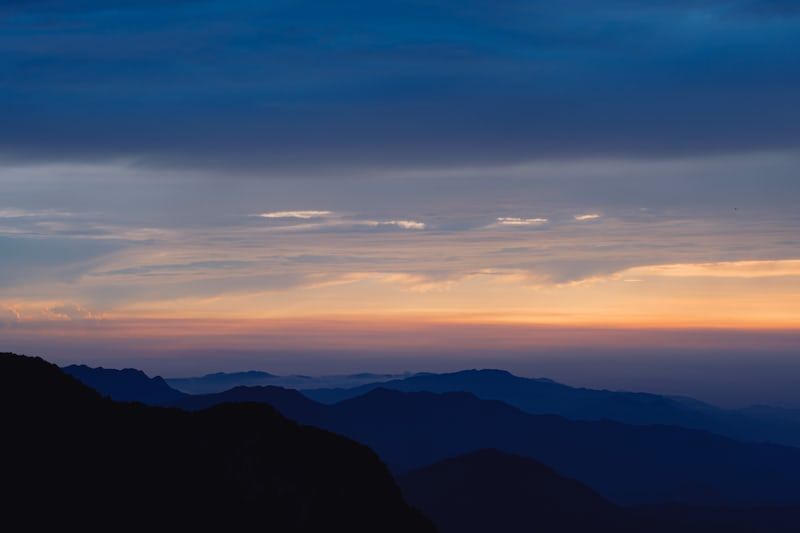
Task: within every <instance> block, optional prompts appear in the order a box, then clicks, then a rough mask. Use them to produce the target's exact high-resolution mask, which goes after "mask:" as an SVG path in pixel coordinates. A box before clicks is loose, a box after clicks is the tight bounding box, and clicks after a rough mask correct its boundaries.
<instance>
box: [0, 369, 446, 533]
mask: <svg viewBox="0 0 800 533" xmlns="http://www.w3.org/2000/svg"><path fill="white" fill-rule="evenodd" d="M0 415H2V416H0V420H2V424H3V437H2V440H1V441H0V442H2V458H3V466H2V476H0V484H2V489H3V490H2V495H3V496H2V497H3V499H2V508H3V521H4V523H6V524H11V523H14V521H15V520H18V521H20V522H17V523H18V524H21V526H20V527H22V529H20V530H28V531H33V530H37V529H39V528H40V527H41V526H42V525H43V524H45V523H52V524H57V525H58V526H59V527H58V529H59V530H67V529H70V530H75V529H78V530H81V529H83V530H86V529H99V528H101V527H102V528H103V529H105V530H107V531H114V530H117V529H127V528H130V527H137V528H142V529H143V530H147V531H167V530H177V531H193V530H197V531H207V530H209V529H211V528H216V529H217V530H219V531H245V530H247V531H258V530H261V531H275V532H283V531H314V532H317V531H358V532H367V531H369V532H374V531H393V532H418V531H422V532H425V531H432V530H433V526H432V525H430V523H429V522H428V521H427V520H426V519H425V518H423V517H421V515H419V514H418V513H417V512H415V511H413V510H412V509H411V508H410V507H408V506H407V505H406V503H405V502H404V501H403V499H402V496H401V493H400V491H399V489H398V488H397V486H396V485H395V484H394V481H393V480H392V478H391V475H390V474H389V472H388V470H387V469H386V468H385V467H384V466H383V465H382V464H381V462H380V461H379V460H378V458H377V457H376V456H375V454H373V453H372V452H371V451H370V450H368V449H367V448H366V447H364V446H361V445H359V444H356V443H354V442H352V441H350V440H347V439H345V438H342V437H339V436H336V435H333V434H331V433H328V432H326V431H322V430H319V429H315V428H310V427H303V426H298V425H297V424H295V423H294V422H291V421H289V420H286V419H285V418H283V417H282V416H280V415H279V414H277V413H276V412H275V411H274V410H273V409H271V408H269V407H266V406H263V405H256V404H242V405H225V406H219V407H216V408H213V409H209V410H206V411H201V412H194V413H189V412H186V411H180V410H175V409H164V408H155V407H146V406H143V405H141V404H121V403H116V402H113V401H111V400H109V399H106V398H102V397H100V396H99V395H98V394H97V393H96V392H95V391H93V390H91V389H89V388H88V387H86V386H84V385H82V384H80V383H79V382H78V381H76V380H75V379H73V378H72V377H70V376H68V375H66V374H65V373H63V372H61V371H60V370H59V369H58V368H57V367H56V366H54V365H51V364H49V363H46V362H44V361H42V360H41V359H35V358H27V357H21V356H15V355H11V354H4V355H0ZM23 526H24V527H23ZM39 530H41V529H39Z"/></svg>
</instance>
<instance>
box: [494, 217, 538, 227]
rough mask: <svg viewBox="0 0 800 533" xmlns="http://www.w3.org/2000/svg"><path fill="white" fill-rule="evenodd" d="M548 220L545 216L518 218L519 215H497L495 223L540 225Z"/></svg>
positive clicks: (503, 224)
mask: <svg viewBox="0 0 800 533" xmlns="http://www.w3.org/2000/svg"><path fill="white" fill-rule="evenodd" d="M548 222H550V220H549V219H546V218H520V217H498V219H497V223H498V224H500V225H501V226H541V225H543V224H547V223H548Z"/></svg>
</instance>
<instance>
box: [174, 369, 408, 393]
mask: <svg viewBox="0 0 800 533" xmlns="http://www.w3.org/2000/svg"><path fill="white" fill-rule="evenodd" d="M400 377H402V376H398V375H396V374H368V373H363V374H349V375H341V376H302V375H295V376H277V375H275V374H270V373H268V372H261V371H258V370H250V371H247V372H230V373H228V372H218V373H215V374H206V375H205V376H199V377H189V378H168V379H167V383H168V384H169V385H170V386H171V387H173V388H175V389H177V390H179V391H182V392H186V393H189V394H212V393H215V392H224V391H226V390H228V389H232V388H234V387H240V386H247V387H252V386H266V385H274V386H277V387H286V388H290V389H317V388H329V387H356V386H359V385H364V384H367V383H379V382H381V381H389V380H392V379H398V378H400Z"/></svg>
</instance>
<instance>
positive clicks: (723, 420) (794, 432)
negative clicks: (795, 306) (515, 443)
mask: <svg viewBox="0 0 800 533" xmlns="http://www.w3.org/2000/svg"><path fill="white" fill-rule="evenodd" d="M377 388H386V389H393V390H399V391H404V392H436V393H445V392H470V393H472V394H474V395H475V396H477V397H479V398H482V399H485V400H499V401H502V402H505V403H507V404H509V405H513V406H515V407H518V408H519V409H522V410H523V411H525V412H527V413H531V414H555V415H560V416H564V417H567V418H571V419H574V420H614V421H617V422H624V423H627V424H638V425H651V424H666V425H674V426H682V427H686V428H693V429H701V430H705V431H711V432H713V433H719V434H721V435H726V436H729V437H732V438H735V439H739V440H747V441H752V442H775V443H779V444H787V445H791V446H800V416H798V414H797V412H796V411H790V410H779V409H770V408H763V407H762V408H750V409H742V410H725V409H720V408H717V407H714V406H711V405H708V404H705V403H703V402H699V401H697V400H692V399H690V398H676V397H668V396H660V395H657V394H647V393H639V392H617V391H608V390H594V389H584V388H576V387H569V386H567V385H562V384H560V383H556V382H554V381H551V380H547V379H530V378H523V377H519V376H515V375H513V374H511V373H509V372H506V371H503V370H464V371H461V372H453V373H449V374H416V375H414V376H411V377H407V378H405V379H399V380H391V381H386V382H380V383H371V384H366V385H362V386H360V387H355V388H350V389H341V388H340V389H317V390H304V391H303V394H305V395H306V396H308V397H309V398H311V399H314V400H317V401H320V402H323V403H335V402H338V401H342V400H345V399H348V398H355V397H357V396H361V395H363V394H365V393H367V392H369V391H371V390H374V389H377Z"/></svg>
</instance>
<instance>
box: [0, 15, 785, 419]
mask: <svg viewBox="0 0 800 533" xmlns="http://www.w3.org/2000/svg"><path fill="white" fill-rule="evenodd" d="M799 52H800V7H798V4H797V2H794V1H789V0H729V1H722V0H670V1H667V0H649V1H633V0H591V1H590V0H560V1H558V2H554V1H523V0H509V1H507V2H489V1H487V0H460V1H458V2H456V1H452V0H440V1H435V2H434V1H421V0H411V1H403V2H398V1H394V0H386V1H383V2H367V1H364V0H344V1H341V2H324V1H313V0H292V1H250V0H227V1H225V2H223V1H221V0H202V1H192V2H189V1H181V0H174V1H158V2H157V1H152V0H138V1H132V0H130V1H128V0H119V1H116V2H109V1H107V0H106V1H99V0H73V1H71V2H63V1H54V0H37V1H25V2H22V1H6V2H3V3H2V4H0V341H2V348H3V349H8V350H13V351H18V352H23V353H31V354H36V355H42V356H44V357H47V358H49V359H50V360H53V361H55V362H62V363H67V362H93V363H96V364H105V365H106V366H119V365H122V364H126V365H131V366H139V367H143V368H145V369H147V370H148V371H151V372H154V373H166V374H173V375H174V374H184V375H186V374H192V373H196V372H201V371H206V370H208V371H212V370H235V369H244V368H259V369H265V370H279V371H284V372H303V373H321V372H339V371H341V372H346V371H357V370H360V369H369V370H375V371H384V370H392V371H404V370H411V371H414V370H431V369H436V370H446V369H456V368H461V367H466V366H478V367H493V366H503V367H507V368H513V369H515V370H516V371H518V372H520V373H523V374H526V375H544V374H547V375H548V377H558V378H563V379H564V380H567V381H571V382H574V383H581V384H587V385H593V386H616V387H629V388H631V387H632V388H644V387H646V386H649V387H651V388H655V389H659V390H663V391H665V392H671V393H692V394H695V395H701V396H702V395H705V396H706V397H707V398H711V399H714V400H718V401H720V402H729V403H731V402H735V401H736V400H737V394H740V395H742V394H744V393H742V392H741V391H742V390H744V388H746V387H748V386H749V387H750V389H747V390H748V391H750V392H748V393H747V394H745V395H744V396H746V401H747V402H751V401H752V402H758V401H762V400H763V401H772V402H775V403H782V404H792V405H795V406H798V407H800V395H793V394H792V392H791V390H790V389H791V382H790V380H789V377H791V376H797V371H796V369H794V364H795V361H796V360H797V359H798V357H800V353H798V348H797V347H798V346H800V344H799V343H798V340H800V251H798V250H800V209H798V205H800V176H798V173H799V172H800V106H799V105H798V104H797V94H800V53H799ZM698 365H700V366H698ZM702 365H711V366H710V367H708V368H707V367H703V366H702ZM709 368H713V371H710V370H709ZM759 372H763V373H764V374H763V380H762V381H763V386H759V387H756V386H754V385H753V384H752V383H751V382H752V381H753V380H752V377H753V376H755V375H762V374H759ZM708 374H714V375H715V376H718V377H717V378H715V379H716V380H717V382H718V383H716V384H711V382H710V381H709V380H708V379H706V381H703V379H700V377H702V376H704V375H708ZM709 379H710V378H709ZM781 380H784V381H781ZM795 382H796V380H795ZM779 384H781V385H780V386H779ZM737 391H739V392H737ZM742 401H745V399H742Z"/></svg>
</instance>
